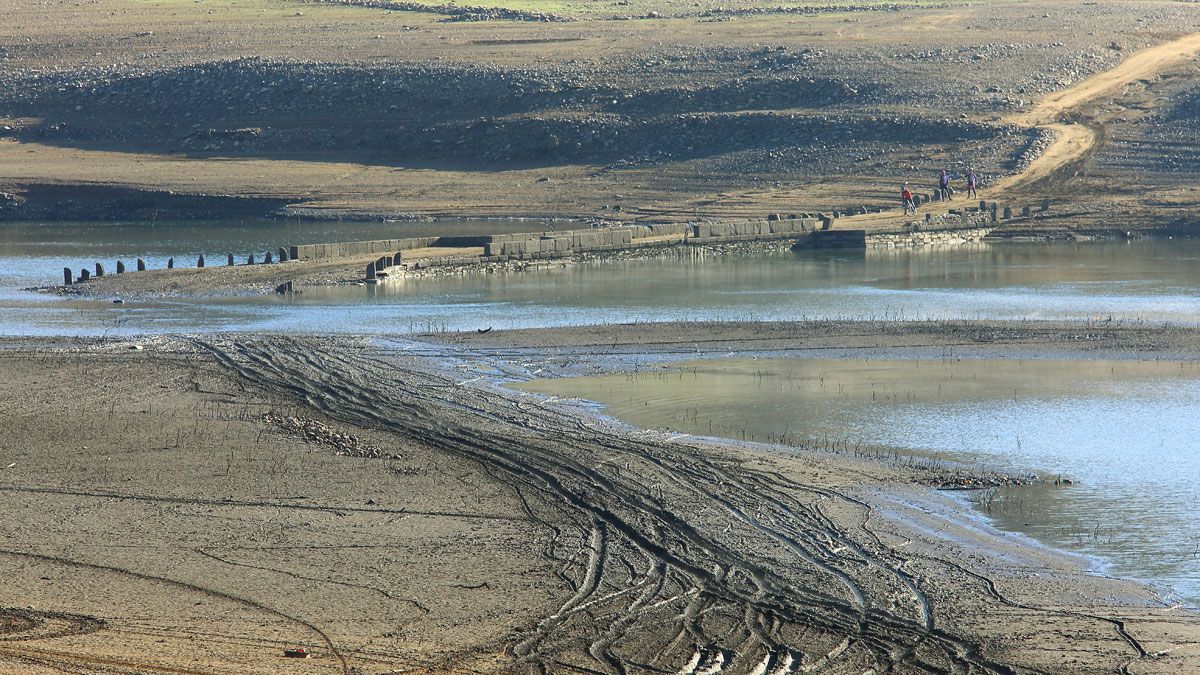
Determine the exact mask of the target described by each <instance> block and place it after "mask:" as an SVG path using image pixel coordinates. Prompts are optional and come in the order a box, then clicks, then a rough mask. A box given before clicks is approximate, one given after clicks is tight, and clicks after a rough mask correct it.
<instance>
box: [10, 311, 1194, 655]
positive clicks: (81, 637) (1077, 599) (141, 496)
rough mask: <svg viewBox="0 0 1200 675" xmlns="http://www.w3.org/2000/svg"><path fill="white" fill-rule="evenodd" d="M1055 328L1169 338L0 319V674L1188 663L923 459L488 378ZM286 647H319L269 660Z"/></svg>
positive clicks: (922, 329) (1089, 347)
mask: <svg viewBox="0 0 1200 675" xmlns="http://www.w3.org/2000/svg"><path fill="white" fill-rule="evenodd" d="M1072 340H1074V341H1075V342H1077V343H1078V344H1079V345H1080V346H1078V347H1076V349H1078V350H1080V351H1082V352H1092V351H1096V352H1105V351H1109V352H1123V351H1129V350H1134V351H1139V352H1142V353H1162V354H1168V353H1172V354H1173V353H1176V352H1178V351H1181V350H1182V351H1187V350H1191V351H1192V352H1193V353H1194V350H1195V348H1196V344H1197V338H1196V335H1195V334H1194V333H1193V332H1188V331H1175V332H1169V333H1161V332H1160V333H1156V332H1154V331H1146V330H1136V329H1134V330H1125V329H1122V328H1112V327H1110V328H1106V329H1092V328H1090V327H1086V326H1057V327H1039V326H1037V325H1021V326H1016V325H1007V324H991V325H971V324H954V325H950V324H913V325H902V326H897V325H887V324H828V323H827V324H770V325H756V324H730V325H724V326H723V327H721V328H720V329H719V330H718V329H716V328H715V327H714V326H713V325H707V324H697V325H687V324H683V325H652V326H640V327H621V326H616V327H597V328H586V329H566V330H556V331H547V332H540V333H539V332H533V331H521V332H513V333H507V334H506V333H489V334H486V335H478V334H474V333H470V334H462V335H457V336H455V335H441V336H436V338H434V337H431V338H429V339H428V341H426V342H424V343H412V342H407V341H403V340H402V341H400V342H391V341H383V342H380V341H378V340H364V339H354V338H347V339H325V338H316V337H314V338H290V337H278V336H241V337H236V338H233V337H230V338H223V337H220V336H214V337H206V338H195V339H187V338H178V339H175V338H146V339H144V340H142V341H140V342H137V343H133V342H129V341H121V342H103V341H71V340H54V341H29V340H9V341H7V342H5V343H4V347H5V348H4V349H3V350H0V374H2V376H3V377H4V380H5V382H6V386H5V387H4V389H3V390H0V412H2V413H3V419H4V420H5V432H6V433H5V434H4V435H3V437H0V494H3V495H4V496H3V498H2V499H0V509H2V510H3V511H4V513H3V517H2V518H0V558H3V561H4V562H3V565H4V569H5V574H3V575H0V607H4V608H7V609H4V610H2V611H0V664H2V665H0V669H3V670H6V671H7V672H59V671H63V672H147V671H151V672H230V673H234V672H237V673H242V672H264V673H268V672H270V673H273V672H289V669H290V670H295V671H296V672H300V671H304V672H313V671H317V672H325V671H332V672H372V673H373V672H395V671H396V670H402V671H404V672H422V671H424V672H498V671H515V672H538V671H545V672H614V671H615V672H620V671H625V672H687V673H696V672H727V673H751V672H754V673H764V672H777V673H787V672H854V673H861V672H867V671H869V670H874V671H875V672H880V671H882V670H886V669H889V668H890V669H892V670H894V671H897V672H916V671H926V670H949V671H955V672H967V671H969V672H1081V671H1086V672H1106V671H1121V672H1126V671H1128V672H1163V673H1167V672H1183V671H1186V670H1188V669H1189V668H1191V667H1194V666H1195V664H1196V663H1198V662H1200V661H1198V659H1200V619H1197V618H1196V617H1195V616H1194V615H1193V614H1190V613H1188V612H1186V611H1183V610H1181V609H1180V608H1177V607H1169V606H1167V605H1166V604H1165V603H1163V602H1162V601H1161V599H1159V598H1158V597H1157V596H1156V595H1155V594H1154V593H1153V592H1152V591H1151V590H1150V589H1148V588H1145V587H1142V586H1139V585H1137V584H1132V583H1128V582H1123V581H1118V580H1111V579H1105V578H1100V577H1094V576H1090V575H1088V574H1085V573H1084V572H1083V571H1082V567H1081V566H1080V563H1079V561H1076V560H1073V559H1070V558H1066V557H1063V556H1060V555H1058V554H1055V553H1053V552H1051V551H1047V550H1044V549H1038V548H1033V547H1031V546H1030V545H1028V544H1027V543H1025V542H1024V541H1023V540H1017V539H1015V538H1012V537H1008V536H1004V535H1001V534H999V533H997V532H995V531H994V530H991V529H990V528H989V527H987V526H986V525H984V524H982V523H981V522H979V521H978V520H976V519H975V518H973V517H971V516H969V515H968V514H966V513H964V512H962V511H961V510H960V507H959V506H958V505H957V503H956V502H953V501H951V500H949V499H948V498H946V497H944V496H942V495H940V494H939V493H937V492H936V491H934V490H932V489H931V488H930V487H927V485H928V484H929V483H930V482H931V481H933V482H936V481H937V475H936V472H935V473H934V474H930V473H929V472H918V473H913V472H912V470H910V469H908V468H906V467H902V466H894V465H887V464H879V463H874V462H869V461H866V460H861V459H856V458H854V457H848V456H843V455H840V454H830V453H805V452H799V451H795V450H785V449H771V448H763V447H745V446H735V445H728V446H726V445H723V444H719V443H712V442H703V441H700V440H697V439H689V438H677V437H668V436H664V435H659V434H647V433H642V432H636V431H630V430H627V429H623V428H619V427H615V426H612V425H610V424H609V423H607V422H605V421H603V420H600V419H597V418H593V417H591V416H590V415H589V414H587V413H585V412H583V411H581V410H580V409H579V408H578V407H577V406H574V405H568V404H564V403H556V402H553V401H547V400H542V399H538V398H536V397H530V396H528V395H522V394H520V393H517V392H514V391H510V390H506V389H503V388H500V387H498V386H496V385H495V384H493V378H495V377H497V376H500V375H501V374H506V375H507V376H511V375H512V374H513V373H519V372H523V371H525V370H535V369H536V368H537V367H538V365H539V363H540V362H545V363H547V364H548V363H550V362H551V361H557V362H558V363H560V364H562V363H564V362H567V361H570V360H571V354H572V353H574V354H579V355H583V354H594V353H601V354H602V353H604V352H605V351H606V350H612V353H613V354H619V353H622V352H624V353H627V354H636V353H653V352H655V351H664V352H672V351H682V352H689V353H696V352H699V353H700V354H701V355H703V354H705V353H712V354H721V355H724V354H728V353H729V352H730V351H736V350H743V351H745V350H749V351H761V350H763V349H764V346H763V345H764V343H767V344H770V345H771V348H772V349H779V348H788V347H789V346H791V347H796V348H800V347H813V346H818V345H821V344H825V345H829V346H830V347H832V346H833V345H836V344H839V343H840V344H841V347H840V348H842V349H855V348H866V347H885V346H887V345H908V344H923V345H926V346H929V347H931V348H937V347H938V346H939V345H941V346H942V347H946V346H948V345H954V344H959V343H973V344H976V345H984V346H985V347H986V346H987V345H998V344H1007V343H1012V344H1014V345H1018V346H1019V345H1026V346H1027V347H1028V346H1029V345H1036V344H1042V345H1054V344H1067V343H1068V342H1070V341H1072ZM135 346H140V347H142V349H140V350H139V349H135V348H133V347H135ZM397 347H403V348H400V349H397ZM596 362H597V363H601V364H602V363H603V360H600V361H596ZM614 363H615V362H614ZM614 367H617V366H614ZM268 412H270V413H274V414H275V415H277V416H279V417H283V418H287V417H295V418H298V419H302V420H310V421H311V422H309V424H313V423H316V422H320V423H323V424H326V425H328V428H329V429H330V430H331V431H332V432H335V433H337V434H352V435H353V436H354V438H353V439H348V438H347V437H345V436H328V435H326V436H320V435H318V436H317V438H319V439H320V438H323V439H326V440H325V441H324V442H322V441H320V440H317V441H307V442H306V441H305V440H304V437H303V436H300V435H297V434H296V433H295V432H293V431H289V430H287V429H285V428H284V427H281V426H280V425H278V424H276V423H274V422H270V421H268V419H274V418H268V419H264V417H263V416H264V414H265V413H268ZM330 438H332V439H334V440H329V439H330ZM339 451H340V452H349V453H350V454H349V455H339V454H337V453H338V452H339ZM355 455H366V456H361V457H360V456H355ZM297 644H299V645H305V646H307V647H308V648H309V649H310V650H311V651H312V652H313V654H314V657H313V658H312V659H309V660H307V661H290V660H284V659H283V658H282V650H283V649H284V648H285V647H288V646H292V645H297Z"/></svg>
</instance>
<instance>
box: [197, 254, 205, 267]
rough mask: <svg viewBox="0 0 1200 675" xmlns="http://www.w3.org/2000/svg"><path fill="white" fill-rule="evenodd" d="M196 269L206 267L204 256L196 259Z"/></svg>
mask: <svg viewBox="0 0 1200 675" xmlns="http://www.w3.org/2000/svg"><path fill="white" fill-rule="evenodd" d="M196 267H204V256H203V255H202V256H200V257H199V258H196Z"/></svg>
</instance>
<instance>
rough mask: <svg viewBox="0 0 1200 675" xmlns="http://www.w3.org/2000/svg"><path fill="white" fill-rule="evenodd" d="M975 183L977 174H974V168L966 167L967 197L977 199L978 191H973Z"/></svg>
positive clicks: (977, 180)
mask: <svg viewBox="0 0 1200 675" xmlns="http://www.w3.org/2000/svg"><path fill="white" fill-rule="evenodd" d="M977 185H979V176H977V175H975V169H967V199H979V193H978V192H976V191H975V187H976V186H977Z"/></svg>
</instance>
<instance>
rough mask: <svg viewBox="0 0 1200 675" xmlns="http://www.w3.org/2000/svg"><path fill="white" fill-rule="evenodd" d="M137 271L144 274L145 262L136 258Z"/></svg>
mask: <svg viewBox="0 0 1200 675" xmlns="http://www.w3.org/2000/svg"><path fill="white" fill-rule="evenodd" d="M137 271H139V272H145V271H146V261H145V260H142V259H141V258H138V261H137Z"/></svg>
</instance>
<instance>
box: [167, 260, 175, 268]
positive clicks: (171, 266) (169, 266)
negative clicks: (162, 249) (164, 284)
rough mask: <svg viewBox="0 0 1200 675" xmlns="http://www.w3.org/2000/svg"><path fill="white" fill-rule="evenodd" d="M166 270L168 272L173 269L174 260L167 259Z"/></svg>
mask: <svg viewBox="0 0 1200 675" xmlns="http://www.w3.org/2000/svg"><path fill="white" fill-rule="evenodd" d="M167 269H169V270H173V269H175V259H174V258H167Z"/></svg>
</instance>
